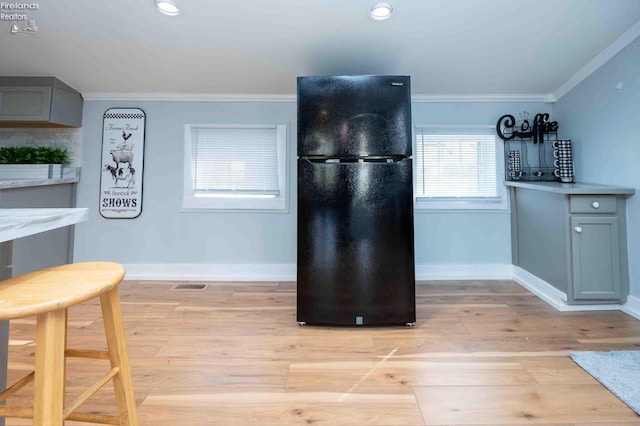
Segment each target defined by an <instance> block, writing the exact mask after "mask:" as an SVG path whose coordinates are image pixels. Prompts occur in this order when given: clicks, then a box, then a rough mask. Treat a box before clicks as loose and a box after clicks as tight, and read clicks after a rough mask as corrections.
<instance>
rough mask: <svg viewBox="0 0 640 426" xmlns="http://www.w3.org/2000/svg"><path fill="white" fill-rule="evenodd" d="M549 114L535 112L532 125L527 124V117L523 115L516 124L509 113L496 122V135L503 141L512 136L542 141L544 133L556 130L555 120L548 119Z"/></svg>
mask: <svg viewBox="0 0 640 426" xmlns="http://www.w3.org/2000/svg"><path fill="white" fill-rule="evenodd" d="M548 120H549V114H546V113H544V114H536V116H535V118H534V119H533V127H531V125H530V124H529V120H528V119H527V117H523V119H522V120H521V122H520V123H521V124H520V126H517V124H516V119H515V117H514V116H513V115H511V114H506V115H503V116H502V117H500V119H499V120H498V124H496V131H497V132H498V136H500V138H501V139H502V140H504V141H508V140H511V139H513V138H521V139H528V138H533V143H534V144H535V143H538V142H540V143H542V142H544V135H545V133H553V132H556V131H557V130H558V122H557V121H548Z"/></svg>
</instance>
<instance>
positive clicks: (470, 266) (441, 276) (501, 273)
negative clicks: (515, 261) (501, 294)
mask: <svg viewBox="0 0 640 426" xmlns="http://www.w3.org/2000/svg"><path fill="white" fill-rule="evenodd" d="M416 279H417V280H510V279H513V266H512V265H511V264H507V263H495V264H492V263H488V264H475V263H463V264H427V263H423V264H418V265H416Z"/></svg>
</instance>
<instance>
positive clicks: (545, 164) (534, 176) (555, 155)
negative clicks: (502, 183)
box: [496, 111, 574, 183]
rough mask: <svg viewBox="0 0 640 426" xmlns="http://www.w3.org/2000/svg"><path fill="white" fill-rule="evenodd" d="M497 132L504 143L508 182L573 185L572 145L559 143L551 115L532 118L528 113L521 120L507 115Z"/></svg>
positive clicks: (522, 114)
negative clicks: (541, 182)
mask: <svg viewBox="0 0 640 426" xmlns="http://www.w3.org/2000/svg"><path fill="white" fill-rule="evenodd" d="M496 130H497V133H498V136H499V137H500V138H501V139H502V140H503V141H504V164H505V168H504V170H505V180H507V181H543V182H544V181H547V182H554V181H555V182H564V183H569V182H573V179H574V164H573V153H572V142H571V141H570V140H568V139H564V140H559V139H558V123H557V122H556V121H549V114H546V113H544V114H537V115H536V116H535V117H534V118H530V117H529V113H528V112H526V111H524V112H522V113H521V114H519V119H516V118H515V117H514V116H512V115H509V114H507V115H504V116H502V117H501V118H500V120H498V123H497V125H496ZM560 143H561V144H560ZM554 145H555V146H554ZM559 157H562V158H559Z"/></svg>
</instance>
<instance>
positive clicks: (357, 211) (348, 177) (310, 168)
mask: <svg viewBox="0 0 640 426" xmlns="http://www.w3.org/2000/svg"><path fill="white" fill-rule="evenodd" d="M411 179H412V177H411V160H410V159H405V160H403V161H401V162H398V163H368V162H365V163H313V162H309V161H306V160H298V185H299V186H298V272H297V273H298V289H297V297H298V300H297V304H298V321H300V322H306V323H310V324H336V325H340V324H342V325H358V324H363V325H391V324H405V323H411V322H415V315H416V314H415V266H414V246H413V199H412V185H411Z"/></svg>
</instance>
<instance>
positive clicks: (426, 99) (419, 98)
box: [411, 94, 548, 103]
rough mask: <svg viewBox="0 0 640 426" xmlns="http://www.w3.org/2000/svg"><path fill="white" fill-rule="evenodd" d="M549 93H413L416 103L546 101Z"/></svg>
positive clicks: (413, 99)
mask: <svg viewBox="0 0 640 426" xmlns="http://www.w3.org/2000/svg"><path fill="white" fill-rule="evenodd" d="M547 96H548V95H547V94H543V95H536V94H523V95H516V94H496V95H493V94H485V95H413V96H411V101H412V102H415V103H438V102H441V103H444V102H546V100H547Z"/></svg>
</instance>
